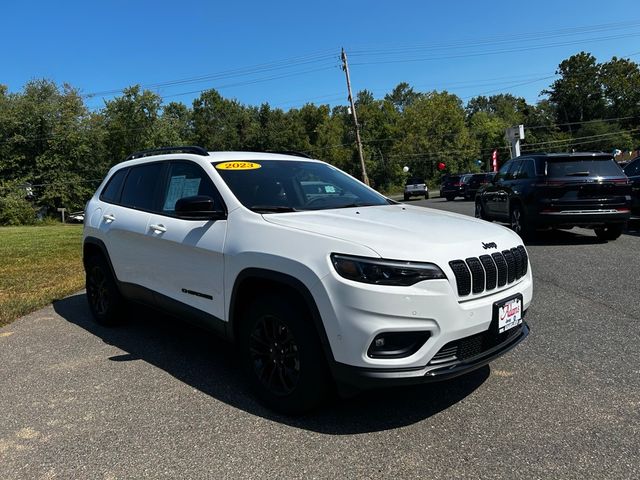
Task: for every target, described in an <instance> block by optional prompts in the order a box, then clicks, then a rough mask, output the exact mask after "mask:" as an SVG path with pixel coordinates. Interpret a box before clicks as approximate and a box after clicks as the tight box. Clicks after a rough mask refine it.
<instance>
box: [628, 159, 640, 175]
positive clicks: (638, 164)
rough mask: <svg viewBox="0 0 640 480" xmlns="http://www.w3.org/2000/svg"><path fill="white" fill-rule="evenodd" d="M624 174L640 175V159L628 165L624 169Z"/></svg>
mask: <svg viewBox="0 0 640 480" xmlns="http://www.w3.org/2000/svg"><path fill="white" fill-rule="evenodd" d="M624 174H625V175H626V176H627V177H636V176H638V175H640V159H638V160H636V161H635V162H631V163H630V164H629V165H627V166H626V168H625V169H624Z"/></svg>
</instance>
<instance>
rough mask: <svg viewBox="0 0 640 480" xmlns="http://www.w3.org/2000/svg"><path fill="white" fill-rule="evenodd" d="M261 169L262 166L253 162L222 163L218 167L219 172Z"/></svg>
mask: <svg viewBox="0 0 640 480" xmlns="http://www.w3.org/2000/svg"><path fill="white" fill-rule="evenodd" d="M260 167H262V165H260V164H259V163H253V162H222V163H218V164H217V165H216V168H217V169H218V170H255V169H257V168H260Z"/></svg>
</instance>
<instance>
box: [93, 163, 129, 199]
mask: <svg viewBox="0 0 640 480" xmlns="http://www.w3.org/2000/svg"><path fill="white" fill-rule="evenodd" d="M127 171H128V169H126V168H123V169H121V170H118V171H117V172H116V173H114V174H113V175H111V178H110V179H109V181H108V182H107V184H106V185H105V187H104V188H103V189H102V193H101V194H100V200H102V201H104V202H109V203H118V202H119V201H120V191H121V190H122V183H123V181H124V178H125V177H126V176H127Z"/></svg>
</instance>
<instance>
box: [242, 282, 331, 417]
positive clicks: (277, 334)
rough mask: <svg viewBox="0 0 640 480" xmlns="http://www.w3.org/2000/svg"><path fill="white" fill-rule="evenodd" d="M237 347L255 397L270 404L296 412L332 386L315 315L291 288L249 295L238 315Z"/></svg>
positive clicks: (304, 409) (317, 402)
mask: <svg viewBox="0 0 640 480" xmlns="http://www.w3.org/2000/svg"><path fill="white" fill-rule="evenodd" d="M240 322H241V323H240V325H239V327H238V328H239V330H238V346H239V352H240V355H241V359H242V362H243V365H244V370H245V373H246V376H247V379H248V380H249V383H250V384H251V386H252V388H253V390H254V392H255V394H256V396H257V397H258V398H259V399H260V400H261V401H262V402H263V403H264V404H265V405H266V406H268V407H269V408H271V409H273V410H277V411H279V412H282V413H286V414H300V413H304V412H307V411H309V410H312V409H314V408H316V407H317V406H319V405H320V404H321V403H322V402H323V401H324V400H325V398H326V397H327V395H328V394H329V391H330V386H331V382H330V376H329V369H328V366H327V363H326V357H325V355H324V351H323V349H322V346H321V344H320V340H319V337H318V333H317V331H316V328H315V324H314V321H313V318H312V317H311V315H310V314H309V311H308V309H307V308H306V307H305V305H304V302H303V301H301V300H299V299H297V298H295V294H292V292H290V291H278V290H275V291H273V292H272V293H270V294H267V293H265V294H262V295H259V296H257V297H254V298H252V299H251V303H250V304H249V305H247V306H246V308H245V309H244V311H243V312H242V314H241V319H240Z"/></svg>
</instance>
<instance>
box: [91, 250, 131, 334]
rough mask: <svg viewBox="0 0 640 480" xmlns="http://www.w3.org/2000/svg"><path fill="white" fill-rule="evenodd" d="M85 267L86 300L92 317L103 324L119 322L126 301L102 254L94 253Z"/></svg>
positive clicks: (121, 318)
mask: <svg viewBox="0 0 640 480" xmlns="http://www.w3.org/2000/svg"><path fill="white" fill-rule="evenodd" d="M85 268H86V283H85V286H86V289H87V301H88V302H89V309H90V310H91V314H92V315H93V318H94V319H95V320H96V322H97V323H99V324H100V325H105V326H113V325H116V324H118V323H121V322H122V320H123V312H124V310H125V309H124V307H125V304H126V302H125V300H124V298H123V297H122V295H121V294H120V292H119V290H118V286H117V285H116V281H115V279H114V278H113V274H112V273H111V268H110V267H109V264H108V263H107V261H106V260H105V258H104V257H103V256H102V255H94V256H91V257H89V258H88V259H87V262H86V267H85Z"/></svg>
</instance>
